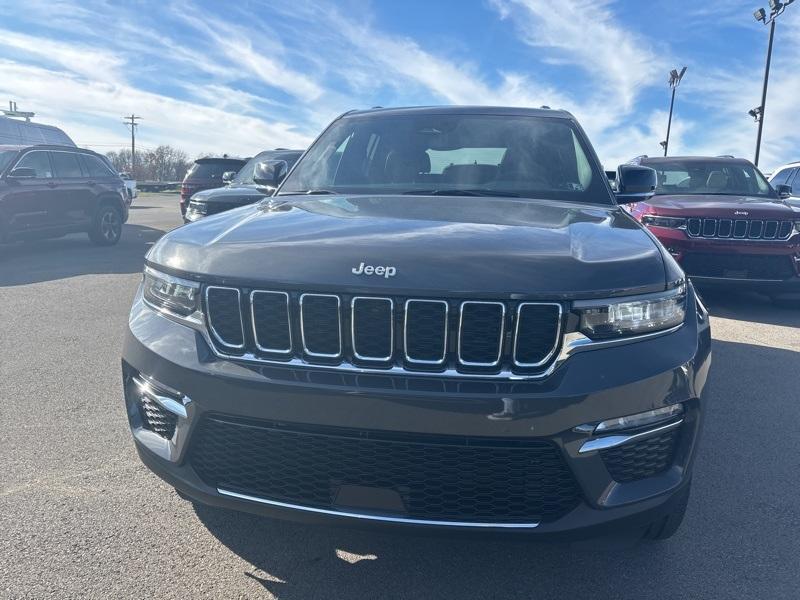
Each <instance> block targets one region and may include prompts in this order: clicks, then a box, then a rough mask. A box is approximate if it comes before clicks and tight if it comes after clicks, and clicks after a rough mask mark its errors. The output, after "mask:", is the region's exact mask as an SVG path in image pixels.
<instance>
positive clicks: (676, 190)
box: [643, 160, 775, 197]
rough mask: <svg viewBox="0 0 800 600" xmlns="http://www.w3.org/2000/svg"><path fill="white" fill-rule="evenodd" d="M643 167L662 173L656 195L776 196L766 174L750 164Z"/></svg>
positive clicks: (684, 163) (679, 163) (683, 163)
mask: <svg viewBox="0 0 800 600" xmlns="http://www.w3.org/2000/svg"><path fill="white" fill-rule="evenodd" d="M643 164H645V165H646V166H648V167H650V168H652V169H655V171H656V173H657V174H658V186H657V187H656V194H661V195H663V194H681V195H683V194H686V195H708V194H720V195H728V194H730V195H740V196H763V197H774V195H775V194H774V192H773V191H772V188H770V186H769V184H768V183H767V180H766V179H764V177H763V175H761V173H759V172H758V170H757V169H756V168H755V167H754V166H753V165H751V164H749V163H740V162H731V161H713V160H709V161H697V160H691V161H682V160H674V161H663V162H662V161H659V162H656V163H643Z"/></svg>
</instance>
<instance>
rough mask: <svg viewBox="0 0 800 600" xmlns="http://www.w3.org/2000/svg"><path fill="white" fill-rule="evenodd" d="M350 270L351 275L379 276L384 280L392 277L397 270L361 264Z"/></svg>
mask: <svg viewBox="0 0 800 600" xmlns="http://www.w3.org/2000/svg"><path fill="white" fill-rule="evenodd" d="M350 270H351V271H352V272H353V275H379V276H383V277H384V278H386V279H389V277H394V276H395V275H396V274H397V269H395V268H394V267H389V266H385V267H384V266H377V267H376V266H374V265H365V264H364V263H363V262H362V263H361V264H359V265H358V266H357V267H353V268H352V269H350Z"/></svg>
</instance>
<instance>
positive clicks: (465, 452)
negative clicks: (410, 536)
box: [189, 417, 580, 523]
mask: <svg viewBox="0 0 800 600" xmlns="http://www.w3.org/2000/svg"><path fill="white" fill-rule="evenodd" d="M189 460H190V462H191V464H192V466H193V467H194V469H195V471H196V472H197V473H198V475H199V476H200V478H201V479H202V480H203V481H204V482H205V483H207V484H208V485H210V486H212V487H215V488H222V489H226V490H230V491H234V492H238V493H242V494H248V495H252V496H257V497H262V498H265V499H270V500H276V501H283V502H289V503H293V504H298V505H301V506H308V507H316V508H325V509H335V508H337V506H338V505H337V496H338V494H339V491H340V489H341V487H342V486H364V487H370V488H382V489H384V490H390V491H391V492H394V493H395V494H396V497H398V498H399V499H400V500H401V503H402V507H398V508H397V509H394V510H386V509H384V508H381V507H376V508H375V510H377V511H379V512H381V513H383V514H387V513H388V514H395V515H396V516H404V517H409V518H416V519H430V520H444V521H448V520H452V521H471V522H495V523H531V522H547V521H553V520H556V519H558V518H559V517H561V516H563V515H565V514H566V513H567V512H569V511H570V510H572V509H573V508H574V507H575V506H577V504H578V503H579V502H580V491H579V489H578V486H577V484H576V482H575V479H574V477H573V476H572V473H571V471H570V470H569V468H568V467H567V465H566V464H565V462H564V459H563V457H562V456H561V454H560V452H559V450H558V448H556V447H555V446H554V445H552V444H551V443H549V442H545V441H541V440H502V439H495V438H491V439H480V438H461V437H456V436H432V435H421V434H391V433H384V432H373V431H352V430H345V429H338V428H329V427H325V428H307V429H294V428H289V427H283V426H279V425H277V424H273V423H269V422H264V421H254V420H247V421H243V420H238V419H233V418H231V419H229V418H226V417H206V418H204V419H203V420H202V421H201V422H200V423H199V425H198V430H197V431H196V433H195V435H194V436H193V441H192V447H191V449H190V452H189ZM403 509H404V510H403ZM367 510H369V509H367Z"/></svg>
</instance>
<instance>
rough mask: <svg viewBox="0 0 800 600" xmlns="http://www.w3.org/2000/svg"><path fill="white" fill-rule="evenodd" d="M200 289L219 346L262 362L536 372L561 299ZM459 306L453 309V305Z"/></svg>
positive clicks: (552, 337) (552, 343)
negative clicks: (489, 299)
mask: <svg viewBox="0 0 800 600" xmlns="http://www.w3.org/2000/svg"><path fill="white" fill-rule="evenodd" d="M243 293H246V298H245V299H244V301H243V299H242V297H241V296H242V294H243ZM204 298H205V301H204V310H205V311H206V321H207V323H208V326H209V331H210V332H211V335H210V338H211V339H210V341H211V343H212V346H213V347H214V348H215V349H216V350H217V354H218V355H221V356H230V357H232V358H236V357H241V358H243V359H245V360H248V361H258V362H265V363H269V362H270V361H274V362H275V363H276V364H277V363H279V362H284V363H286V362H291V363H293V364H295V363H296V364H298V365H304V364H305V365H312V366H313V365H315V364H319V365H320V366H334V365H341V366H342V367H343V368H350V369H365V368H372V369H375V370H376V371H379V370H382V369H388V368H401V369H405V370H407V371H427V372H434V371H441V372H443V373H445V374H446V375H448V376H452V375H454V374H455V372H461V373H472V374H486V375H490V374H491V375H492V376H495V375H498V374H500V375H502V374H506V373H509V374H510V373H512V372H519V373H520V374H523V375H538V374H539V373H540V372H541V371H543V370H544V366H545V365H547V364H548V363H549V362H551V361H552V359H553V356H554V355H555V353H556V351H557V349H558V347H559V344H560V338H561V333H562V332H561V327H562V322H561V321H562V306H561V305H560V304H558V303H555V302H515V301H508V302H499V301H477V300H461V301H459V300H452V301H447V300H440V299H423V298H397V297H380V296H344V297H342V296H339V295H335V294H323V293H300V292H286V291H276V290H259V289H255V290H253V289H250V288H248V289H246V290H244V291H241V290H239V289H237V288H230V287H222V286H208V287H206V288H205V289H204ZM245 305H246V306H245ZM343 305H346V306H347V307H348V308H347V309H345V306H343ZM243 307H244V308H243ZM395 307H401V308H402V310H401V311H395ZM456 307H457V309H458V315H457V316H456V315H451V314H450V313H451V312H454V311H455V310H456ZM451 308H453V311H451ZM398 312H400V313H401V314H397V313H398ZM509 318H511V321H513V326H512V324H510V322H509ZM396 350H397V351H396ZM540 367H541V368H540Z"/></svg>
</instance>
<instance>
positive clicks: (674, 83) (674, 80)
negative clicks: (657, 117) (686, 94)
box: [661, 67, 686, 156]
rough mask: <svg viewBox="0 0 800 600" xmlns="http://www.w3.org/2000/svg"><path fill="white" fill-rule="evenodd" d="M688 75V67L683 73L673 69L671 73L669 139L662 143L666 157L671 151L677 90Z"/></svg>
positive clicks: (684, 68) (682, 70)
mask: <svg viewBox="0 0 800 600" xmlns="http://www.w3.org/2000/svg"><path fill="white" fill-rule="evenodd" d="M684 73H686V67H683V68H682V69H681V72H680V73H678V71H677V69H672V71H670V73H669V87H671V88H672V99H671V100H670V101H669V120H668V121H667V139H666V140H664V141H663V142H661V146H663V148H664V156H666V155H667V150H668V149H669V132H670V129H672V109H673V107H674V106H675V89H676V88H677V87H678V85H679V84H680V82H681V79H683V74H684Z"/></svg>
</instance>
